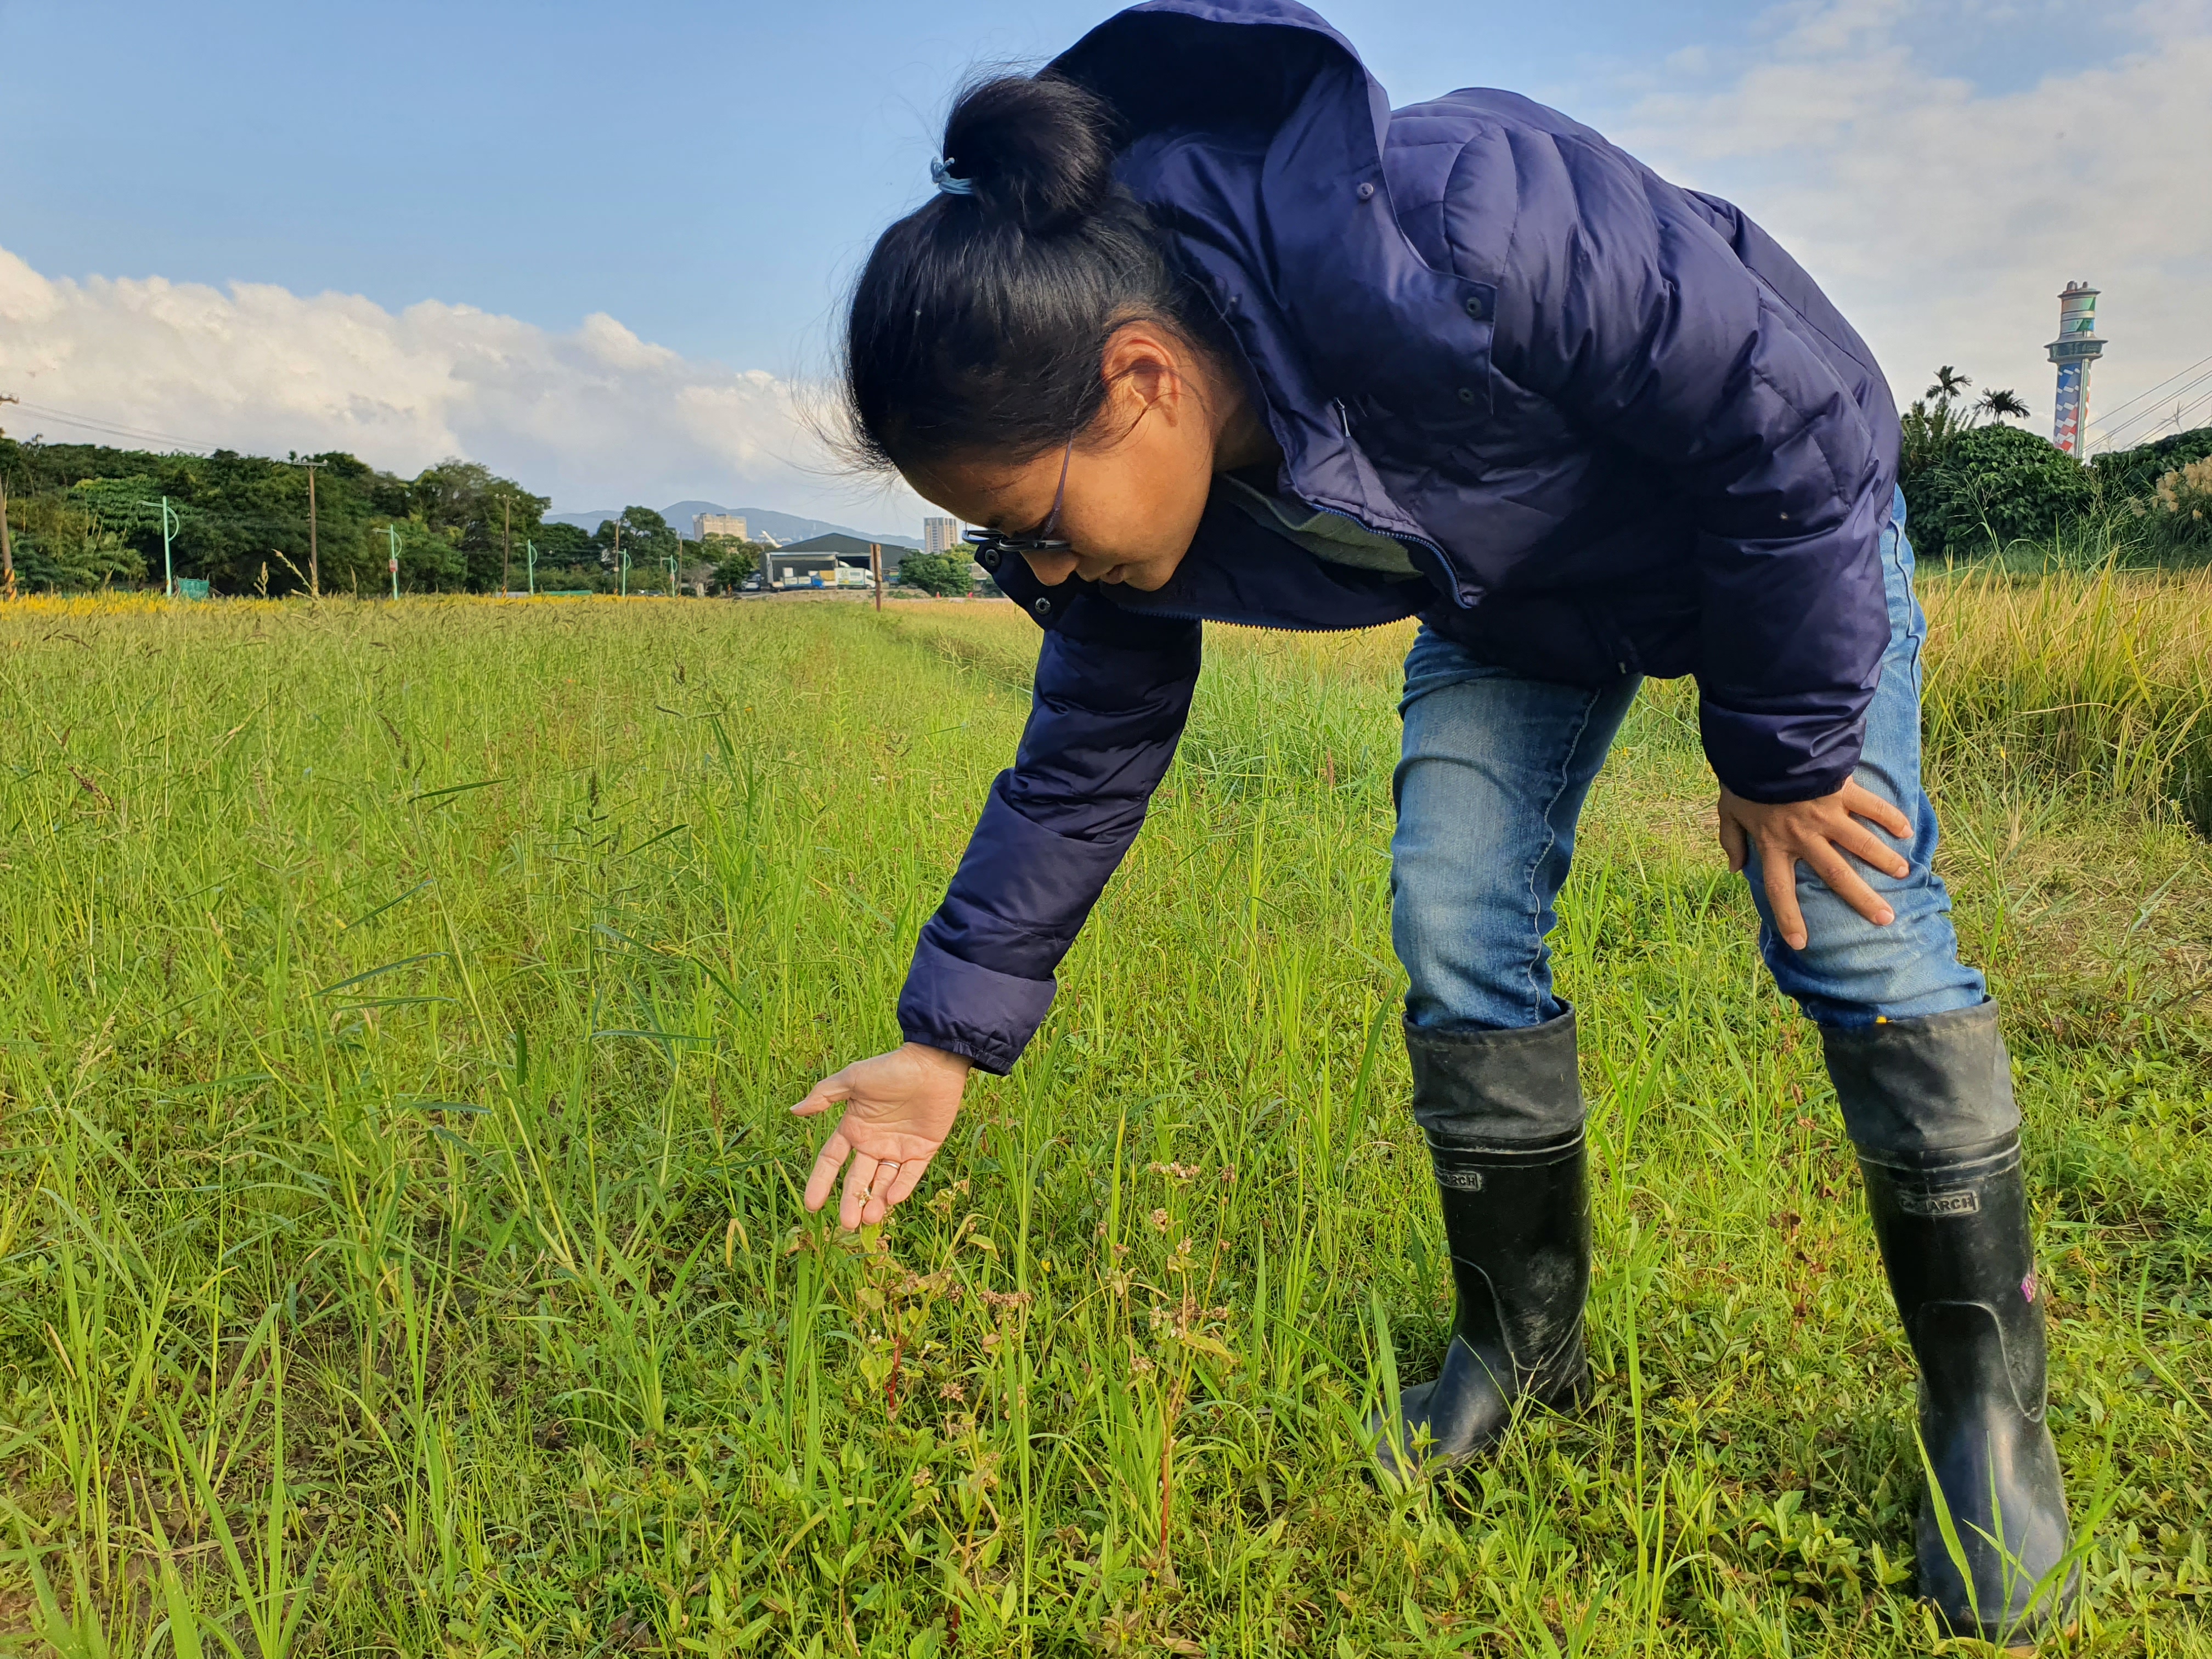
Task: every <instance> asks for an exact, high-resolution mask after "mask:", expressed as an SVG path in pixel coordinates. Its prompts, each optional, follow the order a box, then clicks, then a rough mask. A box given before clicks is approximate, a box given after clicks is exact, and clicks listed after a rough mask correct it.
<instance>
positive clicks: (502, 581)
mask: <svg viewBox="0 0 2212 1659" xmlns="http://www.w3.org/2000/svg"><path fill="white" fill-rule="evenodd" d="M511 506H513V502H512V501H509V500H508V499H507V497H506V496H504V495H502V496H501V497H500V498H499V596H500V598H501V599H505V598H506V597H507V589H508V588H509V587H511V586H513V585H514V578H513V576H511V575H509V574H507V571H508V568H509V567H510V566H511V565H513V562H514V517H513V514H512V513H509V512H508V511H507V508H508V507H511Z"/></svg>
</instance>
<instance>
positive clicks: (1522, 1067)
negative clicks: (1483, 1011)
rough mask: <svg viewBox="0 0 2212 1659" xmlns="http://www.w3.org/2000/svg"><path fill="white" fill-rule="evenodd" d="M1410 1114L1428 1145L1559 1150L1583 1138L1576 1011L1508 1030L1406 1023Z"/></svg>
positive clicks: (1571, 1010) (1581, 1091) (1569, 1010)
mask: <svg viewBox="0 0 2212 1659" xmlns="http://www.w3.org/2000/svg"><path fill="white" fill-rule="evenodd" d="M1406 1055H1407V1059H1408V1060H1411V1061H1412V1063H1413V1116H1414V1117H1415V1119H1417V1120H1418V1121H1419V1123H1420V1126H1421V1128H1422V1130H1423V1131H1424V1133H1426V1134H1427V1136H1428V1138H1429V1144H1430V1145H1431V1146H1449V1147H1469V1148H1483V1147H1499V1146H1505V1147H1527V1146H1542V1147H1551V1148H1557V1147H1559V1146H1565V1145H1566V1144H1568V1143H1571V1142H1572V1141H1575V1140H1577V1139H1580V1137H1581V1134H1582V1127H1583V1090H1582V1080H1581V1079H1580V1077H1579V1076H1578V1075H1577V1073H1576V1070H1575V1011H1574V1010H1573V1009H1571V1008H1570V1009H1568V1010H1567V1011H1566V1012H1565V1013H1563V1014H1561V1015H1560V1016H1559V1018H1556V1019H1550V1020H1547V1021H1545V1022H1544V1024H1541V1025H1530V1026H1524V1027H1522V1029H1520V1030H1510V1031H1437V1030H1427V1029H1425V1027H1422V1026H1418V1025H1413V1024H1407V1027H1406Z"/></svg>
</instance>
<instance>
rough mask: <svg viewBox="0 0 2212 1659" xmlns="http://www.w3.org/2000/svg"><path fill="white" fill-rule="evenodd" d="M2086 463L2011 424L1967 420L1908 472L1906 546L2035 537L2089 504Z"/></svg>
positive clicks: (1990, 543) (1949, 547)
mask: <svg viewBox="0 0 2212 1659" xmlns="http://www.w3.org/2000/svg"><path fill="white" fill-rule="evenodd" d="M2096 498H2097V491H2096V487H2095V485H2094V484H2093V483H2092V482H2091V479H2090V476H2089V470H2088V468H2087V467H2085V466H2083V465H2081V463H2080V462H2079V461H2076V460H2075V459H2074V458H2073V457H2072V456H2070V455H2069V454H2067V453H2065V452H2064V451H2063V450H2061V449H2059V448H2058V447H2056V446H2055V445H2053V444H2051V443H2050V442H2048V441H2045V440H2044V439H2042V438H2039V437H2038V436H2037V435H2035V434H2033V432H2023V431H2021V429H2020V428H2018V427H2010V426H2002V425H1991V426H1978V427H1972V428H1968V429H1966V430H1965V431H1962V432H1960V433H1958V434H1957V435H1955V436H1954V437H1953V438H1952V440H1951V441H1950V443H1949V445H1948V448H1947V449H1946V451H1945V453H1944V454H1943V456H1942V459H1940V460H1939V461H1937V462H1936V464H1935V465H1932V466H1929V467H1927V468H1925V469H1923V471H1920V472H1918V473H1917V474H1916V475H1914V476H1913V477H1911V478H1910V479H1907V480H1906V481H1905V505H1906V507H1907V509H1908V520H1909V524H1910V527H1911V535H1912V544H1913V547H1914V548H1915V549H1916V550H1918V551H1920V552H1921V553H1923V554H1925V555H1928V556H1958V555H1960V554H1964V553H1972V552H1978V551H1988V550H1991V549H1992V548H1993V547H1994V548H2002V547H2004V546H2006V545H2007V544H2009V543H2012V542H2015V541H2018V540H2021V539H2027V540H2041V539H2042V538H2045V537H2047V536H2049V535H2050V534H2051V532H2053V531H2054V530H2055V529H2057V526H2059V525H2060V524H2061V523H2062V522H2063V521H2064V520H2067V519H2069V518H2070V517H2072V516H2074V515H2075V514H2076V513H2083V512H2086V511H2087V510H2088V509H2089V508H2090V507H2093V505H2094V504H2095V501H2096Z"/></svg>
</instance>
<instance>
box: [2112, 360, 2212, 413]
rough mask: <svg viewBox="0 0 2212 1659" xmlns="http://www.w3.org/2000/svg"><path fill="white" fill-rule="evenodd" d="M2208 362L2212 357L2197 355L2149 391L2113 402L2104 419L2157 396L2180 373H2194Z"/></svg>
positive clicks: (2178, 376)
mask: <svg viewBox="0 0 2212 1659" xmlns="http://www.w3.org/2000/svg"><path fill="white" fill-rule="evenodd" d="M2208 363H2212V357H2199V358H2198V359H2197V361H2196V362H2193V363H2191V364H2190V366H2189V367H2188V368H2185V369H2183V370H2181V371H2180V373H2179V374H2169V375H2167V376H2166V378H2165V379H2164V380H2160V382H2159V383H2158V384H2157V385H2156V386H2153V387H2152V388H2151V389H2150V390H2149V391H2148V392H2137V393H2136V395H2135V396H2134V397H2132V398H2129V399H2128V400H2127V402H2125V403H2124V404H2113V405H2112V408H2111V409H2109V410H2106V411H2105V419H2106V420H2110V419H2112V416H2115V415H2118V413H2119V412H2120V411H2121V410H2125V409H2133V408H2134V407H2135V406H2136V404H2139V403H2141V402H2142V400H2143V399H2144V398H2154V397H2156V396H2158V395H2159V393H2160V392H2163V391H2165V389H2166V387H2167V386H2172V384H2173V383H2174V382H2175V381H2176V380H2179V379H2180V378H2181V377H2182V375H2184V374H2195V373H2196V372H2197V370H2198V369H2200V368H2204V367H2205V366H2206V365H2207V364H2208Z"/></svg>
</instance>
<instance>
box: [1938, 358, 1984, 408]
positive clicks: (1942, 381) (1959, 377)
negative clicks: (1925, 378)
mask: <svg viewBox="0 0 2212 1659" xmlns="http://www.w3.org/2000/svg"><path fill="white" fill-rule="evenodd" d="M1973 383H1974V380H1973V376H1972V375H1971V374H1960V373H1959V371H1958V370H1957V369H1955V368H1952V367H1951V365H1950V364H1948V363H1946V364H1944V365H1943V367H1942V368H1939V369H1937V370H1936V384H1935V385H1934V386H1929V388H1928V392H1927V395H1928V396H1929V397H1930V398H1942V400H1943V401H1944V402H1945V403H1947V404H1948V403H1949V402H1950V401H1951V400H1952V399H1953V398H1956V397H1958V396H1959V395H1960V393H1961V392H1965V391H1966V388H1967V387H1968V386H1972V385H1973Z"/></svg>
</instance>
